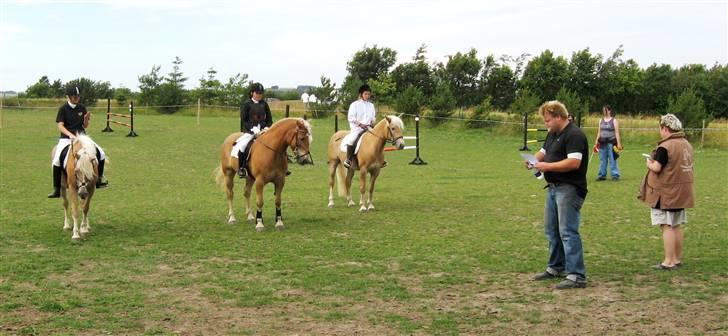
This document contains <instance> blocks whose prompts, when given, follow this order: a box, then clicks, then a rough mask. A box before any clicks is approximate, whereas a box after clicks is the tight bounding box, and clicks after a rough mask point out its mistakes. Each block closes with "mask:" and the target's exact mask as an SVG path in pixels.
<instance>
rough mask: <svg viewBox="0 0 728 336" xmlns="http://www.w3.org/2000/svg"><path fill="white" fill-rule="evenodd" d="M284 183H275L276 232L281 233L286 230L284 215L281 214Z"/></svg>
mask: <svg viewBox="0 0 728 336" xmlns="http://www.w3.org/2000/svg"><path fill="white" fill-rule="evenodd" d="M283 183H284V182H283V181H281V182H280V183H275V194H276V230H278V231H281V230H283V229H285V226H283V214H282V212H281V194H282V193H283Z"/></svg>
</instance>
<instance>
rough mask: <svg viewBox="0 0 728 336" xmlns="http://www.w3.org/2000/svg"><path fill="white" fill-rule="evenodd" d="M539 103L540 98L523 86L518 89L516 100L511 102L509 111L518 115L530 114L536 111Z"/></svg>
mask: <svg viewBox="0 0 728 336" xmlns="http://www.w3.org/2000/svg"><path fill="white" fill-rule="evenodd" d="M540 105H541V98H539V97H538V96H536V95H535V94H533V93H532V92H531V90H529V89H527V88H524V89H521V90H519V91H518V95H516V100H514V101H513V104H511V109H510V110H511V113H515V114H520V115H531V114H533V113H534V112H536V111H538V107H539V106H540Z"/></svg>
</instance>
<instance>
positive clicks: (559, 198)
mask: <svg viewBox="0 0 728 336" xmlns="http://www.w3.org/2000/svg"><path fill="white" fill-rule="evenodd" d="M583 204H584V199H583V198H581V197H580V196H579V195H578V194H577V189H576V187H575V186H574V185H572V184H566V183H563V184H558V185H549V187H548V189H547V192H546V206H545V208H544V231H545V233H546V239H548V241H549V264H548V269H547V270H548V271H549V272H550V273H552V274H554V273H556V274H559V273H562V272H566V274H567V277H569V278H573V277H576V278H577V279H579V280H586V268H585V267H584V250H583V248H582V246H581V237H580V236H579V223H580V221H581V213H580V212H579V211H580V210H581V206H582V205H583Z"/></svg>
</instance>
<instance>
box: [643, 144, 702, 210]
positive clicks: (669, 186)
mask: <svg viewBox="0 0 728 336" xmlns="http://www.w3.org/2000/svg"><path fill="white" fill-rule="evenodd" d="M657 146H658V147H664V148H665V149H667V158H668V162H667V164H666V165H665V166H663V167H662V170H661V171H660V172H659V173H655V172H653V171H651V170H649V169H648V170H647V175H646V176H645V178H644V180H643V181H642V186H641V188H640V194H639V196H638V198H639V199H640V200H642V201H643V202H645V203H647V205H649V206H650V207H651V208H655V206H656V205H657V203H658V201H659V203H660V209H682V208H692V207H694V205H695V193H694V191H693V146H691V145H690V143H689V142H688V141H687V139H685V133H683V132H678V133H672V134H670V135H669V136H667V137H666V138H664V139H662V140H660V142H658V143H657Z"/></svg>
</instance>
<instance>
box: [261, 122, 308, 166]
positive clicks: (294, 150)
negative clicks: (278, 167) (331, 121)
mask: <svg viewBox="0 0 728 336" xmlns="http://www.w3.org/2000/svg"><path fill="white" fill-rule="evenodd" d="M296 133H305V135H306V136H308V135H309V134H308V131H307V130H300V129H298V128H297V129H296ZM296 135H297V134H295V133H294V135H293V136H294V137H296V146H295V147H293V153H295V154H296V155H295V156H294V157H295V158H296V159H299V158H301V157H304V156H306V155H310V154H311V152H310V151H307V152H306V153H304V154H303V155H298V152H297V149H298V147H299V144H300V141H299V140H298V137H297V136H296ZM258 142H260V144H261V145H263V147H265V148H267V149H268V150H270V151H271V152H273V153H277V154H281V155H282V156H283V157H286V158H290V157H291V155H288V153H286V149H285V148H284V149H283V151H281V152H279V151H277V150H275V149H273V148H272V147H270V146H268V145H267V144H266V143H265V142H263V141H262V140H258ZM286 147H287V146H286Z"/></svg>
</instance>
